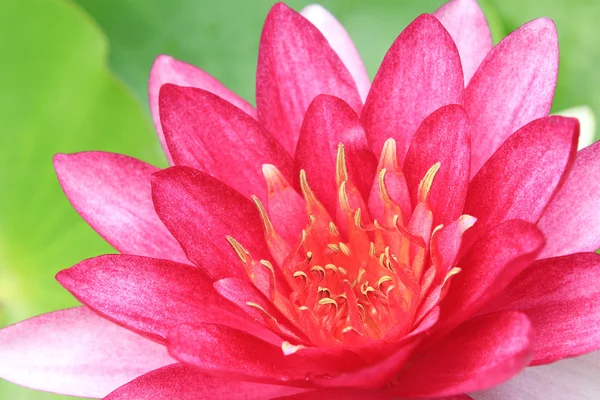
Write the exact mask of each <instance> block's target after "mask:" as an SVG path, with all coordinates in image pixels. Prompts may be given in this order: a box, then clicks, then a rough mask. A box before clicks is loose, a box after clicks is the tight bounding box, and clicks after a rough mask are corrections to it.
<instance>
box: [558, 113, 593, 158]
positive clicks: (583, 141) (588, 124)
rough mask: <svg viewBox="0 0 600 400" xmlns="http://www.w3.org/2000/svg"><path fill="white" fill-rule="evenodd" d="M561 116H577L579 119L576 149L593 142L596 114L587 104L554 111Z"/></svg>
mask: <svg viewBox="0 0 600 400" xmlns="http://www.w3.org/2000/svg"><path fill="white" fill-rule="evenodd" d="M556 115H562V116H563V117H571V118H577V119H578V120H579V129H580V131H579V143H578V144H577V150H581V149H583V148H584V147H587V146H589V145H590V144H592V143H594V142H595V138H596V127H597V125H596V116H595V115H594V111H592V109H591V108H590V107H588V106H578V107H571V108H567V109H566V110H562V111H559V112H557V113H556Z"/></svg>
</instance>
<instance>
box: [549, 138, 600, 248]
mask: <svg viewBox="0 0 600 400" xmlns="http://www.w3.org/2000/svg"><path fill="white" fill-rule="evenodd" d="M598 171H600V142H596V143H595V144H593V145H591V146H589V147H586V148H585V149H583V150H581V151H579V152H578V153H577V157H576V158H575V163H574V164H573V168H572V169H571V172H570V173H569V176H568V177H567V179H566V180H565V183H564V185H563V186H562V187H561V188H560V190H559V191H558V193H556V196H555V197H554V199H553V200H552V201H551V202H550V204H548V207H546V210H545V211H544V214H543V215H542V218H540V221H539V222H538V226H539V227H540V229H541V230H542V232H544V235H546V240H547V241H548V243H547V244H546V248H545V249H544V251H543V252H542V254H541V257H542V258H544V257H554V256H560V255H565V254H570V253H575V252H578V251H596V250H597V249H598V248H600V231H599V230H598V229H599V228H600V213H598V212H597V211H598V209H597V207H598V204H599V202H600V179H599V178H600V177H599V176H598Z"/></svg>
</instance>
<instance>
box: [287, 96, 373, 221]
mask: <svg viewBox="0 0 600 400" xmlns="http://www.w3.org/2000/svg"><path fill="white" fill-rule="evenodd" d="M340 143H341V144H343V145H344V152H345V155H346V166H347V169H348V176H349V178H350V180H351V181H352V182H353V183H354V184H355V185H356V187H357V188H358V189H359V190H360V192H361V193H362V195H363V198H368V194H369V190H370V189H371V185H372V183H373V177H374V176H375V169H376V168H377V160H376V159H375V156H374V155H373V153H371V150H369V145H368V143H367V138H366V136H365V131H364V129H363V127H362V125H361V123H360V120H359V119H358V115H356V113H355V112H354V110H352V108H351V107H350V106H349V105H348V104H346V103H345V102H344V101H343V100H340V99H338V98H337V97H333V96H327V95H320V96H317V97H316V98H315V99H314V100H313V102H312V103H311V104H310V106H309V107H308V110H307V111H306V116H305V117H304V122H303V123H302V129H301V130H300V137H299V138H298V144H297V146H296V155H295V158H294V169H295V175H296V176H299V174H300V170H301V169H304V170H305V171H306V176H307V178H308V181H309V182H310V187H311V189H312V190H313V191H314V192H315V194H316V195H317V198H318V199H319V201H320V202H321V203H323V205H324V206H325V207H326V208H327V211H329V213H330V215H335V211H336V206H337V204H338V186H337V184H336V170H337V167H336V158H337V153H338V145H339V144H340Z"/></svg>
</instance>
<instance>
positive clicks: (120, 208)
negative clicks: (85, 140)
mask: <svg viewBox="0 0 600 400" xmlns="http://www.w3.org/2000/svg"><path fill="white" fill-rule="evenodd" d="M54 169H55V170H56V174H57V175H58V180H59V181H60V184H61V186H62V188H63V190H64V192H65V194H66V195H67V197H68V198H69V201H70V202H71V204H72V205H73V207H74V208H75V209H76V210H77V212H78V213H79V214H80V215H81V216H82V217H83V219H85V220H86V221H87V223H88V224H90V226H91V227H92V228H94V229H95V230H96V232H98V233H99V234H100V235H101V236H102V237H103V238H104V239H106V241H107V242H109V243H110V244H111V245H113V246H114V247H115V248H116V249H117V250H118V251H120V252H121V253H131V254H139V255H143V256H148V257H156V258H163V259H169V260H173V261H179V262H189V261H188V260H187V258H186V257H185V255H184V254H183V251H182V250H181V246H180V245H179V243H177V241H176V240H175V239H174V238H173V236H172V235H171V234H170V233H169V231H168V230H167V228H165V226H164V225H163V223H162V222H161V221H160V219H159V218H158V216H157V215H156V211H154V205H153V204H152V196H151V191H150V190H151V189H150V176H151V175H152V174H153V173H154V172H156V171H158V168H156V167H153V166H152V165H149V164H146V163H144V162H142V161H139V160H136V159H135V158H131V157H127V156H123V155H120V154H113V153H104V152H86V153H77V154H57V155H56V156H54Z"/></svg>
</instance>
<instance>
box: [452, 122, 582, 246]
mask: <svg viewBox="0 0 600 400" xmlns="http://www.w3.org/2000/svg"><path fill="white" fill-rule="evenodd" d="M578 134H579V124H578V122H577V120H575V119H572V118H564V117H547V118H542V119H538V120H536V121H533V122H531V123H529V124H527V125H526V126H524V127H523V128H521V129H520V130H519V131H517V132H516V133H515V134H514V135H512V136H511V137H510V138H509V139H508V140H507V141H506V142H504V144H503V145H502V146H501V147H500V148H499V149H498V151H496V153H495V154H494V155H493V156H492V157H491V158H490V159H489V160H488V161H487V162H486V163H485V165H484V166H483V168H481V170H480V171H479V172H478V173H477V175H476V176H475V177H474V178H473V180H472V181H471V183H470V185H469V191H468V192H467V202H466V204H465V210H464V212H465V213H466V214H469V215H472V216H474V217H476V218H477V224H475V226H474V227H473V228H472V229H471V230H469V231H468V232H467V233H466V237H469V238H473V237H476V236H478V235H480V234H481V233H482V232H485V231H487V230H488V229H490V228H491V227H493V226H495V225H497V224H499V223H501V222H502V221H506V220H509V219H515V218H518V219H523V220H525V221H529V222H537V220H538V219H539V218H540V216H541V215H542V212H543V211H544V208H545V207H546V204H548V202H549V201H550V199H551V197H552V196H553V194H554V193H555V190H556V188H557V187H559V184H560V183H562V179H563V176H564V174H565V172H566V171H569V169H570V167H571V165H572V163H573V161H574V159H575V154H576V151H577V138H578ZM474 140H475V139H474Z"/></svg>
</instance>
